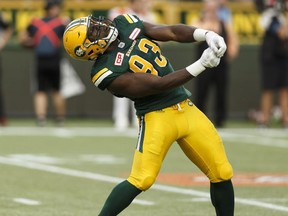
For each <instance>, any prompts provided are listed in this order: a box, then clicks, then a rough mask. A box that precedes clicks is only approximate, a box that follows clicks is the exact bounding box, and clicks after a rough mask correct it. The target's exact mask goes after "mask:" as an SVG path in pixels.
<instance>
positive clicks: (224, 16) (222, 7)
mask: <svg viewBox="0 0 288 216" xmlns="http://www.w3.org/2000/svg"><path fill="white" fill-rule="evenodd" d="M217 1H218V12H217V13H218V17H219V19H220V20H221V21H223V22H226V23H230V24H231V23H232V14H231V10H230V8H229V7H228V5H227V4H228V0H217Z"/></svg>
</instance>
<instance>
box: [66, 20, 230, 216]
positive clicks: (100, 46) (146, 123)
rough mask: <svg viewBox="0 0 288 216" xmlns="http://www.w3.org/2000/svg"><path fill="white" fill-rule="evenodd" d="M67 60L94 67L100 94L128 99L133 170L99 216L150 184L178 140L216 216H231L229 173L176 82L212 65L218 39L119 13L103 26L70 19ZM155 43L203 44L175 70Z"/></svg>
mask: <svg viewBox="0 0 288 216" xmlns="http://www.w3.org/2000/svg"><path fill="white" fill-rule="evenodd" d="M63 40H64V41H63V42H64V47H65V49H66V51H67V52H68V53H69V55H70V56H71V57H73V58H75V59H78V60H90V61H94V65H93V67H92V70H91V80H92V82H93V83H94V85H95V86H96V87H98V88H99V89H101V90H108V91H110V92H111V93H112V94H113V95H115V96H118V97H127V98H130V99H131V100H133V101H134V104H135V108H136V111H137V116H138V117H139V137H138V142H137V146H136V149H135V153H134V161H133V164H132V170H131V173H130V176H129V177H128V178H127V180H125V181H123V182H121V183H120V184H118V185H117V186H116V187H115V188H114V189H113V190H112V192H111V193H110V195H109V197H108V198H107V200H106V202H105V204H104V206H103V208H102V210H101V212H100V213H99V215H100V216H108V215H109V216H114V215H118V214H119V213H120V212H121V211H123V210H124V209H125V208H126V207H128V206H129V204H130V203H131V202H132V201H133V199H134V198H135V197H136V196H137V195H139V194H140V193H141V192H142V191H146V190H147V189H149V188H150V187H151V186H152V185H153V183H154V182H155V180H156V178H157V175H158V173H159V171H160V168H161V165H162V162H163V160H164V158H165V155H166V153H167V152H168V150H169V148H170V147H171V145H172V144H173V143H174V142H177V143H178V145H179V146H180V147H181V149H182V150H183V152H184V153H185V155H186V156H187V157H188V158H189V159H190V160H191V162H193V163H194V164H195V165H196V166H197V167H199V169H200V170H201V171H202V172H203V173H204V174H205V175H206V176H207V178H208V179H209V180H210V182H211V186H210V192H211V201H212V204H213V205H214V207H215V210H216V213H217V215H218V216H232V215H233V214H234V213H233V212H234V191H233V185H232V182H231V178H232V176H233V170H232V167H231V165H230V163H229V161H228V159H227V156H226V153H225V150H224V146H223V143H222V140H221V138H220V136H219V134H218V132H217V131H216V129H215V127H214V126H213V124H212V123H211V122H210V120H209V119H208V118H207V117H206V116H205V115H204V114H203V113H202V112H201V111H199V110H198V109H197V107H196V106H195V105H194V104H193V103H192V102H191V101H190V99H189V97H190V95H191V94H190V92H189V91H188V90H187V89H185V88H184V86H183V84H184V83H186V82H188V81H189V80H191V79H193V78H194V77H196V76H197V75H198V74H200V73H201V72H202V71H204V70H205V69H206V68H210V67H216V66H217V65H218V64H219V62H220V58H221V57H222V56H223V54H224V53H225V51H226V44H225V42H224V40H223V38H222V37H220V36H219V35H218V34H216V33H214V32H212V31H207V30H204V29H199V28H195V27H192V26H187V25H184V24H178V25H154V24H150V23H147V22H142V21H141V20H140V19H139V18H138V17H137V16H135V15H131V14H124V15H120V16H118V17H116V18H115V19H114V20H113V21H110V20H108V19H106V18H104V17H97V18H96V17H93V16H87V17H82V18H78V19H76V20H74V21H72V22H71V23H70V24H69V25H68V26H67V28H66V31H65V33H64V37H63ZM156 41H177V42H195V41H206V42H207V43H208V45H209V48H207V49H206V50H205V51H204V52H203V54H202V56H201V57H200V59H199V60H198V61H196V62H194V63H193V64H191V65H189V66H188V67H186V68H184V69H181V70H178V71H174V69H173V67H172V66H171V64H170V63H169V60H168V59H167V58H166V57H165V56H163V55H162V53H161V49H160V47H159V46H158V44H157V42H156Z"/></svg>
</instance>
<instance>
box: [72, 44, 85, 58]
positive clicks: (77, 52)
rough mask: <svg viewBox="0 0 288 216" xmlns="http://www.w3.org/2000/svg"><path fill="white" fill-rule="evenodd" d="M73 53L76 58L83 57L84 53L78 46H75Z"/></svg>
mask: <svg viewBox="0 0 288 216" xmlns="http://www.w3.org/2000/svg"><path fill="white" fill-rule="evenodd" d="M74 53H75V55H76V56H78V57H83V56H84V55H85V51H84V50H83V49H81V47H80V46H77V47H76V48H75V49H74Z"/></svg>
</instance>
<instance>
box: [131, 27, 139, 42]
mask: <svg viewBox="0 0 288 216" xmlns="http://www.w3.org/2000/svg"><path fill="white" fill-rule="evenodd" d="M140 32H141V29H139V28H135V29H134V30H133V31H132V33H131V34H130V35H129V39H131V40H135V39H136V37H137V36H138V35H139V33H140Z"/></svg>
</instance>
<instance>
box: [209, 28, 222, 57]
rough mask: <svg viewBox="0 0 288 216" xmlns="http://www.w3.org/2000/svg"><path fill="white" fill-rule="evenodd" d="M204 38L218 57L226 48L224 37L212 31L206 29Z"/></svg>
mask: <svg viewBox="0 0 288 216" xmlns="http://www.w3.org/2000/svg"><path fill="white" fill-rule="evenodd" d="M205 38H206V42H207V44H208V45H209V47H210V48H211V49H212V50H213V52H214V53H215V55H216V56H217V57H219V58H220V57H222V56H223V55H224V53H225V52H226V49H227V46H226V43H225V41H224V38H223V37H221V36H220V35H218V34H216V33H215V32H213V31H208V32H207V33H206V35H205Z"/></svg>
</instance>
